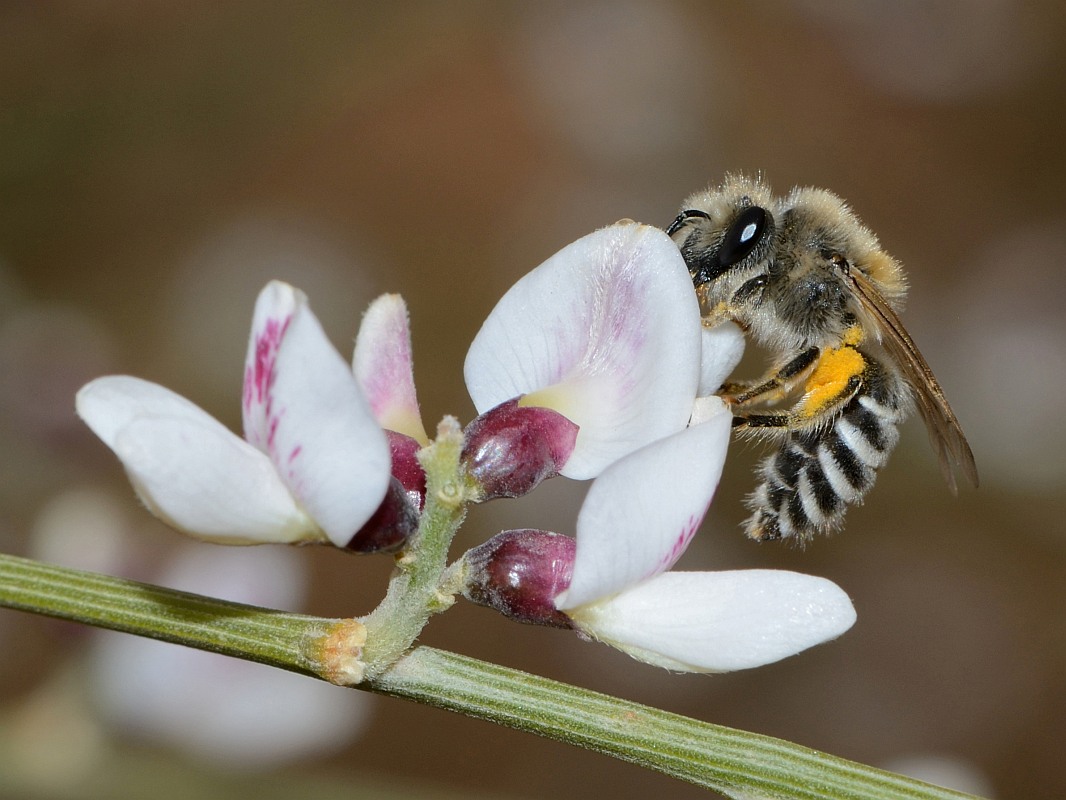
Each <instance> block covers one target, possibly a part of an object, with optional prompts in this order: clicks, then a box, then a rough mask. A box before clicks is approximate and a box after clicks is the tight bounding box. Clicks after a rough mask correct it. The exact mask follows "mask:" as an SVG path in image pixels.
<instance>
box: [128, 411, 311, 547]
mask: <svg viewBox="0 0 1066 800" xmlns="http://www.w3.org/2000/svg"><path fill="white" fill-rule="evenodd" d="M113 449H114V451H115V454H116V455H117V456H118V457H119V459H120V460H121V461H122V463H123V465H124V466H125V467H126V472H127V473H128V474H129V477H130V482H131V483H132V484H133V488H134V489H136V491H137V495H138V496H139V497H140V498H141V500H142V501H143V502H144V504H145V505H146V506H147V507H148V510H149V511H151V512H152V513H153V514H155V515H156V516H157V517H159V518H160V519H161V520H163V521H164V522H166V523H167V524H168V525H171V526H172V527H174V528H177V529H178V530H180V531H182V532H184V533H187V534H189V535H190V536H195V537H196V538H198V539H203V540H205V541H209V542H217V543H219V544H261V543H266V542H299V541H311V540H315V539H320V538H321V533H320V532H318V530H317V528H316V527H315V525H314V523H313V522H312V521H311V520H310V519H309V518H308V517H307V515H306V514H304V513H303V511H301V510H300V508H299V506H297V505H296V502H295V500H294V499H293V497H292V495H291V494H290V493H289V491H288V489H287V488H286V487H285V485H284V484H283V483H282V482H281V479H280V478H279V477H278V474H277V472H276V471H275V469H274V465H273V464H271V463H270V459H268V458H267V457H266V456H265V455H263V453H261V452H259V451H258V450H256V449H255V448H254V447H252V446H251V445H250V444H248V443H247V442H245V441H244V440H243V439H241V438H239V437H237V436H235V435H234V434H232V433H229V432H228V431H224V435H222V434H220V433H219V431H218V430H217V429H216V428H215V427H214V426H210V425H204V424H201V423H199V422H193V421H190V420H175V419H169V418H158V417H157V418H151V417H148V418H140V419H135V420H133V421H132V422H130V423H129V424H127V425H125V426H124V427H123V428H121V429H120V430H119V431H118V433H117V435H116V437H115V443H114V445H113Z"/></svg>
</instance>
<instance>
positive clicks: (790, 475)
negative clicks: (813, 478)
mask: <svg viewBox="0 0 1066 800" xmlns="http://www.w3.org/2000/svg"><path fill="white" fill-rule="evenodd" d="M809 460H810V456H807V455H805V454H804V453H803V452H802V451H801V450H796V449H795V448H793V447H791V446H790V445H788V444H787V443H786V444H785V445H783V446H782V447H781V449H780V450H778V451H777V456H776V457H775V458H774V469H775V471H776V477H777V478H778V479H779V480H780V481H781V483H782V484H784V485H785V486H789V487H795V486H796V483H797V481H798V480H799V474H800V470H802V469H803V465H804V464H806V463H807V462H808V461H809Z"/></svg>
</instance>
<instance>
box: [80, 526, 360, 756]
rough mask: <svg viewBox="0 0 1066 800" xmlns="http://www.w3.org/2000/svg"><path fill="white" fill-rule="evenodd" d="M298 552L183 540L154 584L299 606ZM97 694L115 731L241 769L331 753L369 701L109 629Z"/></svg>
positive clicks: (303, 578) (96, 655)
mask: <svg viewBox="0 0 1066 800" xmlns="http://www.w3.org/2000/svg"><path fill="white" fill-rule="evenodd" d="M307 578H308V576H307V572H306V564H305V562H304V561H303V557H302V554H301V553H300V552H299V551H298V550H294V549H292V548H275V547H256V548H239V549H233V550H231V549H228V548H219V547H211V546H209V545H199V544H193V543H189V544H183V545H182V547H181V549H180V550H179V553H178V555H177V557H176V558H175V559H174V560H173V561H172V562H171V564H170V565H169V567H168V568H167V569H166V571H165V572H164V574H162V575H160V576H158V577H157V578H156V579H155V581H154V582H156V583H158V584H161V585H163V586H169V587H171V588H175V589H182V590H184V591H190V592H196V593H198V594H204V595H210V596H214V597H221V598H223V599H227V600H232V601H235V602H241V603H249V604H251V605H258V606H265V607H268V608H283V609H287V610H294V609H297V608H298V607H299V606H300V603H301V601H302V599H303V597H304V595H305V592H306V588H307ZM90 665H91V686H92V690H91V691H92V695H93V700H94V701H95V703H96V705H97V708H98V710H99V712H100V714H101V715H102V716H103V717H104V719H105V720H106V721H107V722H108V723H109V724H110V725H111V726H112V727H113V728H115V729H116V730H118V731H120V732H121V733H122V734H124V735H126V736H129V737H132V738H134V739H136V740H139V741H144V740H148V741H152V742H155V743H157V744H161V745H166V746H170V747H174V748H176V749H178V750H180V751H183V752H185V753H186V754H188V755H190V756H193V757H195V758H199V759H204V760H207V761H211V762H215V763H218V764H221V765H225V766H229V767H236V768H255V767H262V766H267V765H269V766H271V767H277V766H281V765H283V764H284V763H286V762H291V761H295V760H298V759H301V758H307V757H312V756H324V755H328V754H330V753H333V752H335V751H337V750H340V749H341V748H343V747H345V746H347V745H348V744H349V743H350V742H351V741H352V740H353V739H354V738H355V737H357V736H359V735H360V734H361V733H362V732H363V730H364V729H365V727H366V725H367V723H368V719H369V713H370V702H371V701H370V698H369V697H368V696H367V695H365V694H363V693H360V692H353V691H350V690H346V689H341V688H339V687H336V686H332V685H330V684H326V683H322V682H320V681H314V680H309V679H308V678H306V677H305V676H302V675H297V674H295V673H290V672H285V671H284V670H279V669H275V668H273V667H268V666H264V665H262V664H254V663H251V662H248V661H241V660H239V659H234V658H229V657H227V656H222V655H218V654H215V653H207V652H203V651H200V650H193V649H191V648H186V647H175V646H174V645H172V644H167V643H165V642H157V641H153V640H151V639H144V638H141V637H138V636H129V635H126V634H119V633H111V632H103V633H101V634H100V637H99V639H98V641H97V643H96V647H95V649H94V652H93V653H92V656H91V659H90Z"/></svg>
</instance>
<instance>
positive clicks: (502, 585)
mask: <svg viewBox="0 0 1066 800" xmlns="http://www.w3.org/2000/svg"><path fill="white" fill-rule="evenodd" d="M574 548H575V542H574V540H573V539H571V538H570V537H569V536H563V535H561V534H558V533H550V532H548V531H539V530H532V529H528V528H527V529H523V530H514V531H504V532H503V533H499V534H496V535H495V536H493V537H492V538H491V539H489V540H488V541H487V542H485V543H484V544H482V545H479V546H478V547H475V548H474V549H473V550H470V551H469V552H467V553H466V555H465V556H463V559H464V561H465V562H466V566H467V574H466V585H465V586H464V587H463V596H464V597H465V598H466V599H467V600H470V601H471V602H474V603H477V604H478V605H482V606H488V607H489V608H493V609H495V610H496V611H499V612H500V613H501V614H503V615H504V616H505V617H509V618H510V619H513V620H515V621H516V622H524V623H526V624H528V625H548V626H551V627H553V628H570V627H573V626H572V625H571V623H570V619H569V618H568V617H567V616H566V615H565V614H563V613H562V612H561V611H558V610H557V609H556V608H555V597H556V596H557V595H558V594H559V593H560V592H562V591H564V590H565V589H566V588H567V587H568V586H569V585H570V575H571V572H572V571H573V567H574Z"/></svg>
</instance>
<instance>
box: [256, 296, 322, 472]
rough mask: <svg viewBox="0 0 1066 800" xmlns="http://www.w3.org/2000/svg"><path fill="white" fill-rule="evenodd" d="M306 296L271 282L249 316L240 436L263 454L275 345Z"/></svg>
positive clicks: (269, 434) (267, 436) (268, 423)
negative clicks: (241, 433) (242, 419)
mask: <svg viewBox="0 0 1066 800" xmlns="http://www.w3.org/2000/svg"><path fill="white" fill-rule="evenodd" d="M306 307H307V297H306V296H305V295H304V293H303V292H301V291H299V290H297V289H294V288H293V287H292V286H289V284H287V283H282V282H281V281H271V282H270V283H268V284H267V285H266V286H265V287H264V288H263V290H262V291H261V292H260V293H259V297H258V298H257V299H256V301H255V312H254V313H253V315H252V333H251V335H250V336H249V337H248V354H247V355H246V356H245V359H244V393H243V397H242V404H241V410H242V411H243V414H244V438H245V439H247V440H248V441H249V442H251V443H252V444H254V445H255V446H256V447H258V448H259V449H260V450H262V451H263V452H264V453H265V452H267V442H268V441H269V439H270V436H271V433H270V422H269V417H270V400H271V395H270V389H271V387H272V386H273V384H274V379H275V377H276V373H277V356H278V348H279V347H280V346H281V342H282V340H283V339H284V337H285V334H286V332H287V331H288V329H289V325H290V324H291V322H292V318H293V315H294V314H295V313H296V311H297V309H298V308H306Z"/></svg>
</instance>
